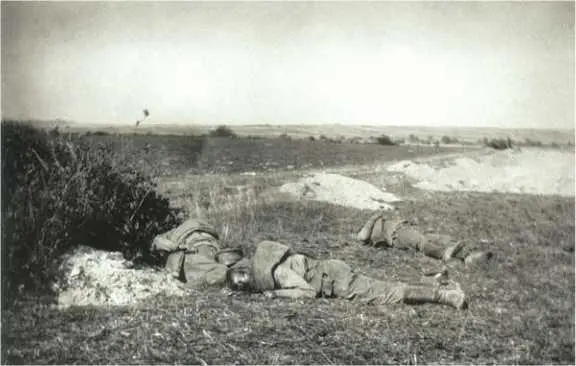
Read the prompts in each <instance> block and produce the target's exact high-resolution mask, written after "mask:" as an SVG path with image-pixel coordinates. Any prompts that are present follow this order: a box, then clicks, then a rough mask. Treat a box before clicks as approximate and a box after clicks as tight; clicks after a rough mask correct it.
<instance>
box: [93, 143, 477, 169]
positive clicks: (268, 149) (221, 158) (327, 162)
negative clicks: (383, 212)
mask: <svg viewBox="0 0 576 366" xmlns="http://www.w3.org/2000/svg"><path fill="white" fill-rule="evenodd" d="M85 138H86V139H88V140H89V141H91V142H92V143H93V144H94V145H99V144H110V145H111V146H112V147H113V148H114V149H115V150H122V151H124V152H125V153H126V154H128V155H131V156H133V159H135V160H136V161H138V162H139V163H140V165H141V166H142V168H143V169H146V170H148V171H150V172H151V173H153V174H155V175H161V176H176V177H179V176H180V175H182V174H201V175H204V174H231V173H239V172H250V171H255V172H276V171H282V170H301V169H310V168H326V167H337V166H341V165H346V164H356V165H363V164H370V163H374V162H380V161H390V160H396V159H413V158H415V157H417V156H427V155H433V154H441V153H449V152H458V151H466V150H469V149H470V148H461V147H460V148H454V147H445V146H438V147H434V146H407V145H400V146H382V145H376V144H350V143H346V144H344V143H334V142H326V141H309V140H296V139H285V138H238V139H230V138H217V137H210V138H202V137H194V136H183V135H104V136H100V135H91V136H85Z"/></svg>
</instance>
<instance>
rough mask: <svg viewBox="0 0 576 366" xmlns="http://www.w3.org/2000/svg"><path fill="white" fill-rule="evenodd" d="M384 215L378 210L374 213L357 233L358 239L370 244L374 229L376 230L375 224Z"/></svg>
mask: <svg viewBox="0 0 576 366" xmlns="http://www.w3.org/2000/svg"><path fill="white" fill-rule="evenodd" d="M381 217H382V212H377V213H375V214H374V215H372V216H371V217H370V218H369V219H368V221H366V223H365V224H364V226H362V229H360V231H359V232H358V234H356V239H357V240H359V241H361V242H362V243H365V244H368V243H369V242H370V238H371V237H372V231H373V230H374V225H375V224H376V222H377V221H378V220H379V219H380V218H381Z"/></svg>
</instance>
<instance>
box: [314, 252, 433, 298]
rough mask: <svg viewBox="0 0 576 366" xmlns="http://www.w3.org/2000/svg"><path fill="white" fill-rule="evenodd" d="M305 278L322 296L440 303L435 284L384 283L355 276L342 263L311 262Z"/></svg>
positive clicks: (338, 261) (333, 261) (331, 261)
mask: <svg viewBox="0 0 576 366" xmlns="http://www.w3.org/2000/svg"><path fill="white" fill-rule="evenodd" d="M305 279H306V281H307V282H308V283H310V284H311V285H312V286H313V287H314V288H315V289H316V290H317V293H318V294H320V296H324V297H340V298H345V299H349V300H358V301H361V302H365V303H374V304H394V303H402V302H403V303H411V304H417V303H426V302H438V301H439V296H438V290H437V288H436V287H435V286H434V284H433V283H417V284H407V283H403V282H392V281H381V280H377V279H374V278H370V277H367V276H364V275H361V274H358V273H356V272H355V271H354V270H352V269H351V268H350V266H349V265H347V264H346V263H344V262H343V261H341V260H333V259H331V260H321V261H314V260H310V261H309V269H308V271H307V272H306V276H305Z"/></svg>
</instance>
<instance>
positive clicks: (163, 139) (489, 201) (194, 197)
mask: <svg viewBox="0 0 576 366" xmlns="http://www.w3.org/2000/svg"><path fill="white" fill-rule="evenodd" d="M89 138H90V139H92V140H91V141H92V142H93V143H94V144H99V143H110V144H111V146H112V148H113V149H116V150H119V151H123V153H124V154H125V155H128V156H129V157H130V158H131V159H134V160H135V161H137V162H139V164H140V166H141V167H142V169H143V170H145V171H148V172H150V173H152V174H155V175H156V180H157V182H158V184H159V185H158V188H157V189H158V191H159V192H161V193H163V194H166V195H167V196H168V197H169V198H170V199H171V200H172V204H174V205H176V206H179V207H183V208H184V209H185V210H186V212H188V213H189V214H195V213H198V214H202V215H204V216H206V217H207V218H208V219H210V220H211V221H212V222H214V223H215V224H216V225H217V227H218V228H220V229H221V232H222V234H223V235H222V238H223V246H224V247H228V246H235V245H240V246H242V247H244V248H245V250H246V252H248V253H251V252H252V250H253V248H254V245H255V244H256V243H257V242H258V241H259V240H263V239H273V240H278V241H281V242H284V243H287V244H290V245H292V246H293V247H294V248H295V249H296V250H299V251H302V252H305V253H307V254H309V255H312V256H315V257H318V258H339V259H343V260H345V261H347V262H349V263H350V264H351V265H353V266H355V267H358V268H359V269H360V270H361V271H362V272H364V273H366V274H369V275H371V276H374V277H379V278H383V279H387V278H391V279H394V280H399V279H408V280H410V279H417V278H419V277H420V276H421V275H422V273H423V272H424V271H425V270H428V269H431V268H437V267H438V266H439V264H438V263H437V262H435V261H433V260H431V259H429V258H427V257H424V256H422V255H419V254H416V253H412V252H405V251H400V250H396V249H390V250H384V249H381V248H371V247H367V246H363V245H360V244H359V243H357V242H355V241H354V240H352V239H351V237H350V234H352V233H354V232H355V231H357V230H358V228H359V227H360V226H361V225H362V224H363V222H364V220H366V219H367V218H368V217H369V216H370V214H371V212H370V211H366V210H356V209H352V208H347V207H342V206H338V205H333V204H328V203H320V202H314V201H299V202H294V201H292V202H291V201H272V202H267V201H259V200H258V199H254V198H253V197H252V196H251V197H249V198H246V199H245V200H242V199H240V198H238V196H235V195H230V197H231V198H230V200H228V201H225V198H226V195H227V193H228V192H229V191H230V189H234V188H237V187H238V186H251V187H253V188H254V187H256V188H255V190H256V191H258V192H260V191H262V192H263V191H265V190H266V189H267V188H269V187H270V186H277V185H280V184H281V183H283V182H284V181H286V180H289V179H294V178H296V177H298V176H300V175H302V174H303V172H304V171H312V170H328V171H334V172H340V173H343V174H346V175H349V176H356V177H360V178H363V179H366V180H369V181H371V182H373V183H374V184H380V185H382V184H384V182H385V183H386V184H387V186H386V188H387V189H388V191H390V192H393V193H396V194H398V195H400V196H401V197H402V198H404V202H401V203H399V204H398V205H397V208H398V213H399V214H401V215H402V216H404V217H409V218H415V219H416V220H417V221H418V224H419V225H420V226H421V227H422V228H423V229H431V230H433V231H436V232H439V233H446V234H451V235H453V236H454V237H455V238H457V239H461V240H464V241H465V242H466V243H468V244H469V245H470V246H472V247H476V248H484V249H489V250H491V251H493V252H494V253H495V255H496V256H495V260H494V261H493V262H492V263H490V264H489V265H488V266H487V267H484V268H479V269H475V270H466V269H464V268H463V267H461V266H455V267H454V268H451V272H450V273H451V276H452V277H453V278H454V279H456V280H458V281H460V282H461V283H462V286H463V288H464V289H465V291H466V292H467V294H468V295H469V299H470V309H469V310H467V311H454V310H452V309H450V308H445V307H439V306H434V305H424V306H416V307H409V306H386V307H379V308H376V307H371V306H368V305H359V304H356V303H350V302H346V301H343V300H327V299H316V300H302V301H294V300H281V299H274V300H270V299H266V298H264V297H263V296H260V295H245V294H235V295H230V294H229V293H227V292H224V291H219V290H217V289H207V290H198V291H191V293H190V294H189V295H188V296H185V297H180V298H169V297H168V298H166V297H158V298H155V299H151V300H150V301H149V302H148V303H146V304H141V305H135V306H130V307H112V308H74V307H73V308H70V309H67V310H57V309H54V308H51V307H50V306H49V302H48V301H49V300H42V299H40V300H39V299H36V298H31V299H29V300H22V301H21V302H19V303H18V306H17V307H13V308H9V309H4V310H3V312H2V343H3V347H2V360H3V363H18V364H23V363H68V364H72V363H90V364H92V363H97V364H104V363H106V364H112V363H116V364H124V363H129V364H141V363H150V364H159V363H178V364H204V363H208V364H230V363H241V364H294V363H297V364H309V363H314V364H387V363H402V364H416V363H442V364H445V363H457V364H463V363H465V364H489V363H507V364H527V363H530V364H535V363H558V364H574V322H575V319H574V301H575V298H574V280H575V277H574V244H575V243H574V239H575V238H574V222H575V215H574V212H575V211H574V208H575V207H574V198H573V197H561V196H538V195H527V194H524V195H521V194H507V193H476V192H434V191H423V190H419V189H416V188H414V187H412V186H411V185H410V184H408V182H405V181H394V182H392V181H391V180H390V179H388V176H387V175H386V172H385V170H383V169H380V167H381V166H382V164H384V163H385V162H393V161H396V160H405V159H411V160H414V159H416V158H418V157H424V158H426V157H428V158H429V159H435V157H434V156H433V155H435V154H441V155H444V156H445V155H446V154H453V155H457V156H460V155H467V154H476V153H477V152H478V149H474V148H467V149H463V148H449V147H442V146H440V147H439V148H435V147H418V148H415V147H410V146H397V147H384V146H379V145H355V144H331V143H327V142H320V141H295V140H285V139H274V140H267V139H254V140H247V139H236V140H226V139H201V140H194V139H189V138H186V137H185V136H179V137H173V136H146V135H144V136H138V137H134V136H122V138H120V137H115V136H89ZM99 139H100V140H99ZM183 141H187V142H186V143H184V142H183ZM146 144H148V147H147V149H148V150H147V151H144V146H145V145H146ZM245 172H255V174H242V173H245ZM208 173H209V174H208Z"/></svg>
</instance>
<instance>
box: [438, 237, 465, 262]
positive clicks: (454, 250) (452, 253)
mask: <svg viewBox="0 0 576 366" xmlns="http://www.w3.org/2000/svg"><path fill="white" fill-rule="evenodd" d="M462 249H464V243H463V242H461V241H459V242H458V243H456V244H454V245H452V246H450V247H448V248H446V250H445V251H444V254H443V256H442V259H443V260H444V261H445V262H448V261H449V260H450V259H452V258H456V256H457V255H458V254H459V253H460V252H461V251H462Z"/></svg>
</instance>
